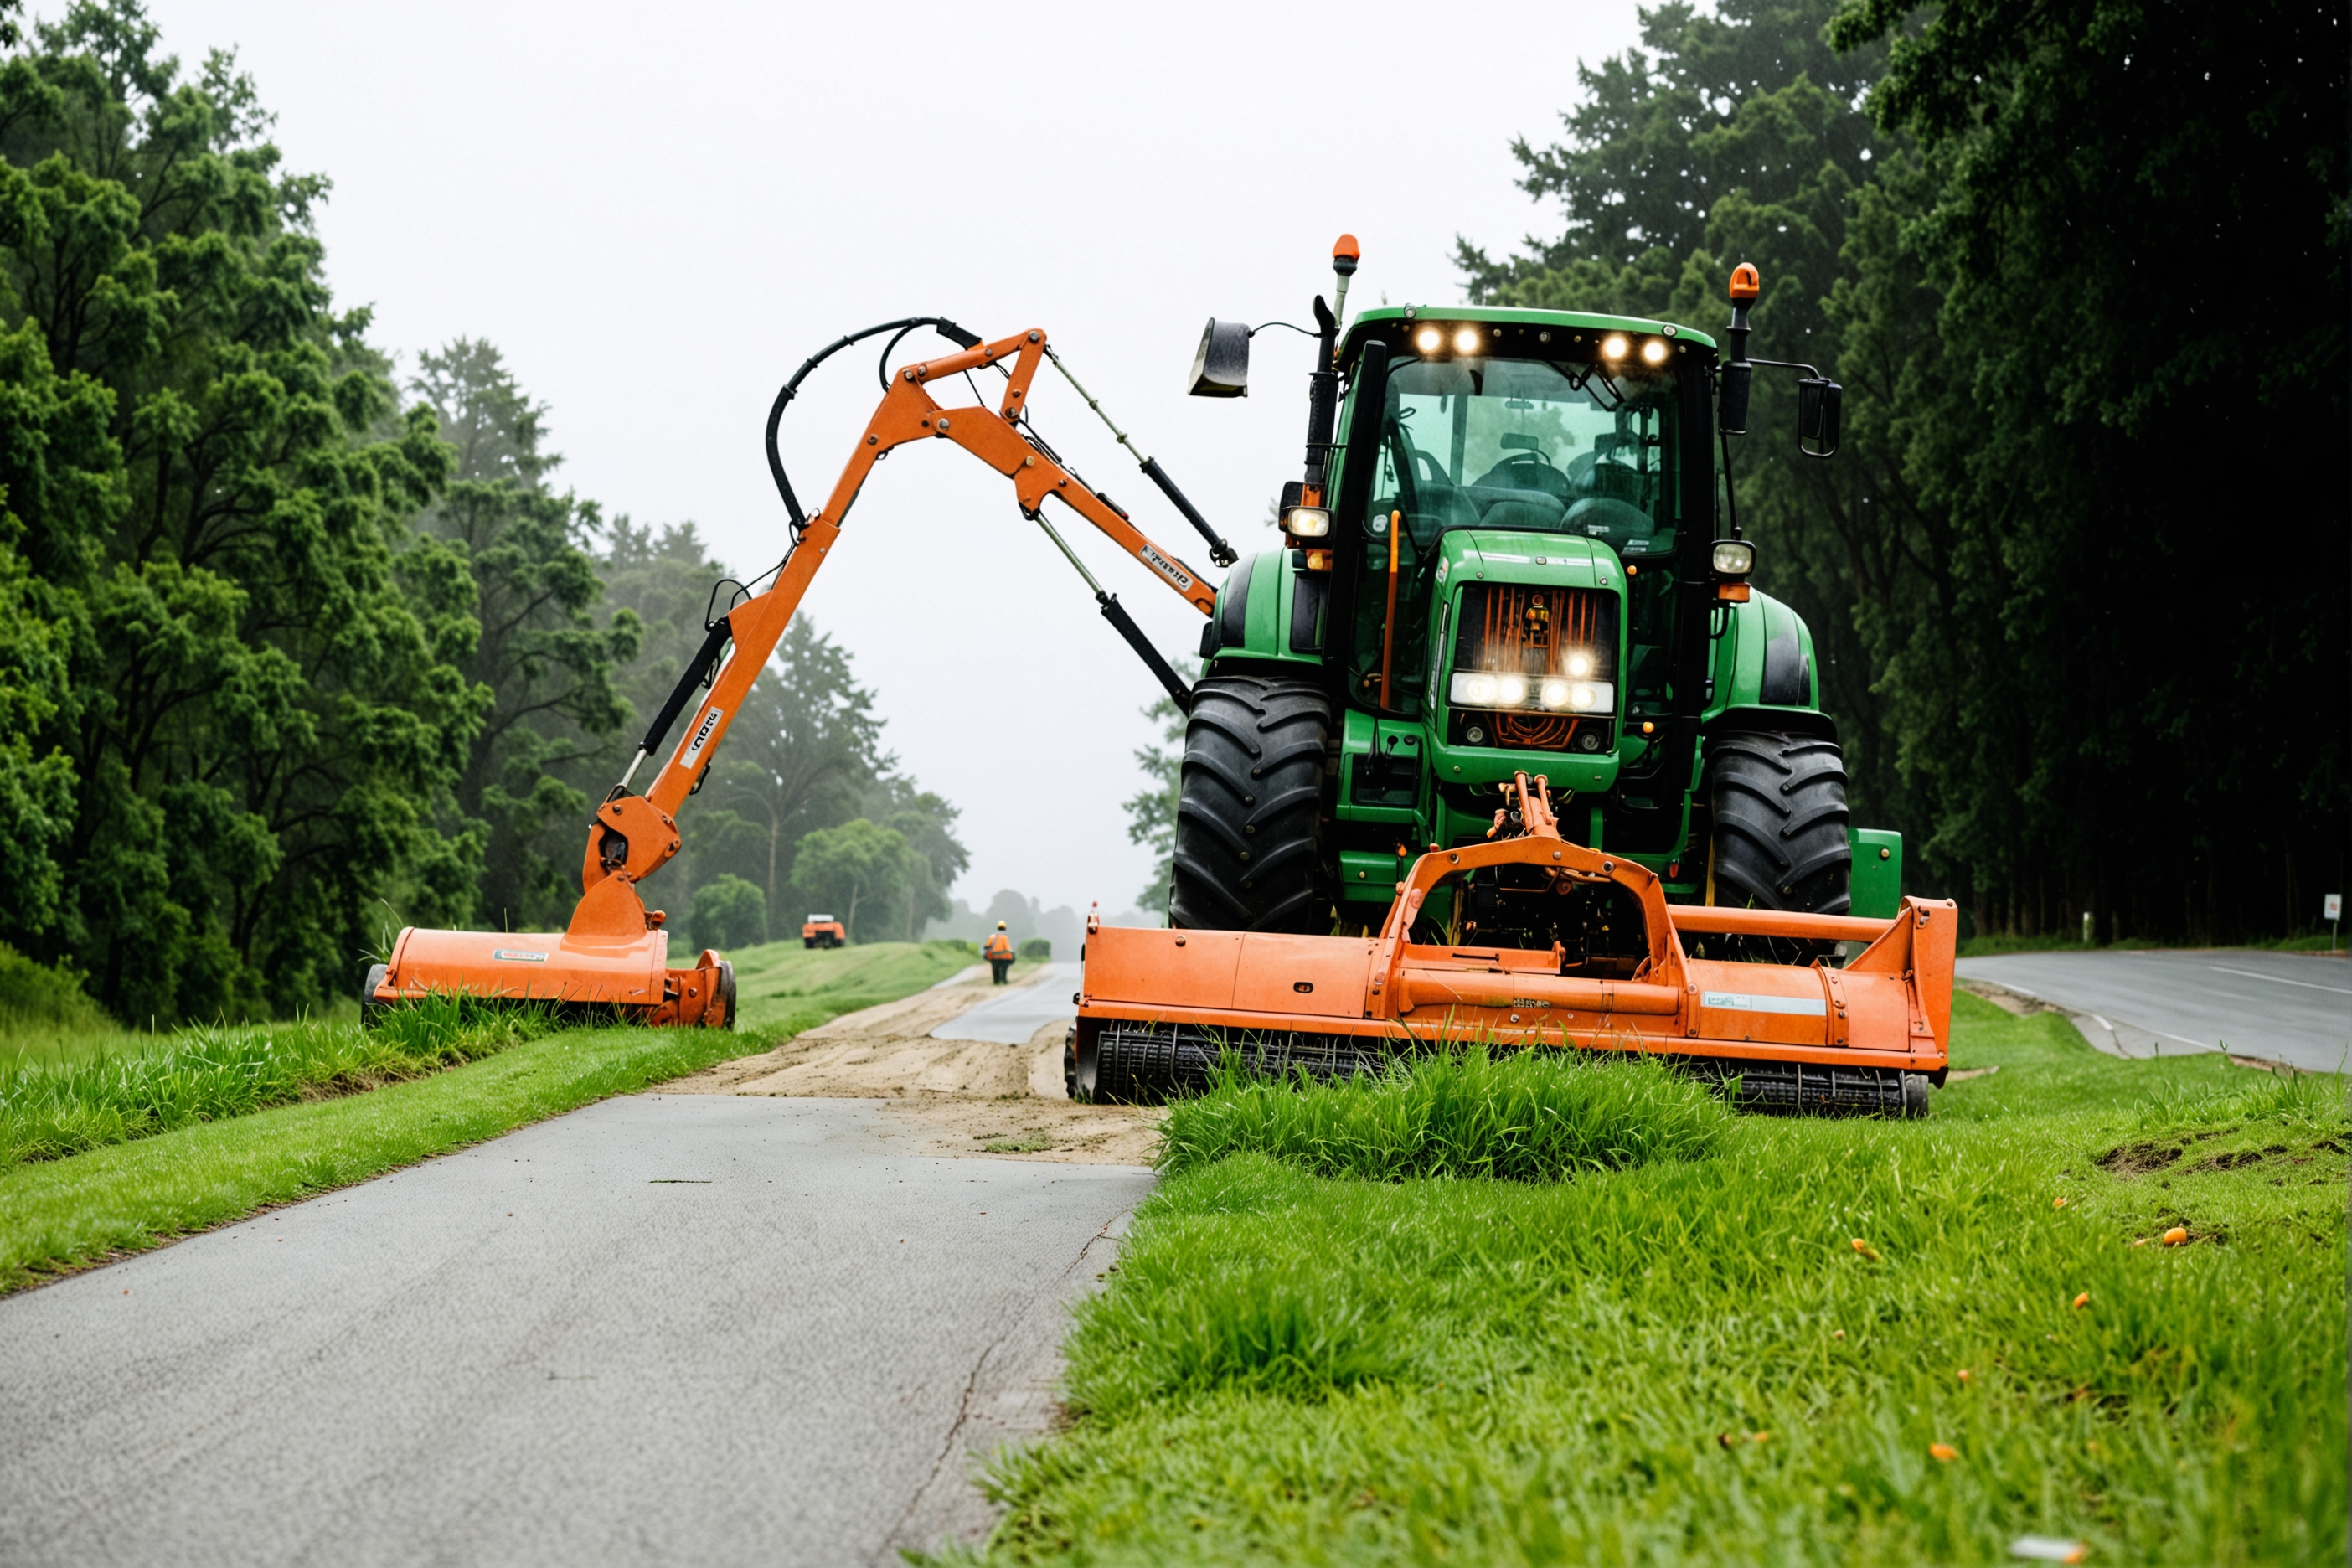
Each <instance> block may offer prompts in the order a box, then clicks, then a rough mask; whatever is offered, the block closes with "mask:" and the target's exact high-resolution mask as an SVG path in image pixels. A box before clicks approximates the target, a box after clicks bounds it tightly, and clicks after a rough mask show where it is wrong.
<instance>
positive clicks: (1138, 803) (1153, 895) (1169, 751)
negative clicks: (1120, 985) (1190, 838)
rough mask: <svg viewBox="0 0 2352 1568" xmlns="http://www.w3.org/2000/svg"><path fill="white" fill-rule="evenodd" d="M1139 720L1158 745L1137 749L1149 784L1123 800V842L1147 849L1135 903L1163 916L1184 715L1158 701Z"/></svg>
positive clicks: (1193, 672) (1185, 671)
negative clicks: (1154, 727) (1155, 729)
mask: <svg viewBox="0 0 2352 1568" xmlns="http://www.w3.org/2000/svg"><path fill="white" fill-rule="evenodd" d="M1179 671H1180V673H1181V674H1182V675H1183V676H1184V678H1185V679H1187V680H1190V679H1193V678H1194V677H1195V676H1197V675H1198V674H1199V673H1200V666H1199V665H1198V664H1197V663H1194V662H1193V661H1192V660H1189V659H1186V660H1181V661H1179ZM1143 716H1144V717H1145V718H1147V719H1150V720H1151V721H1154V722H1156V723H1157V724H1159V725H1160V744H1159V745H1156V746H1138V747H1137V748H1136V749H1135V765H1136V766H1138V767H1139V768H1141V769H1142V770H1143V776H1144V777H1145V778H1146V779H1148V780H1149V781H1150V783H1148V784H1146V785H1145V786H1144V787H1143V788H1142V789H1140V790H1138V791H1137V792H1136V793H1135V794H1133V795H1129V796H1128V797H1127V841H1128V842H1129V844H1141V845H1145V846H1148V847H1150V850H1151V864H1152V871H1151V880H1150V882H1148V883H1146V884H1145V885H1144V889H1143V891H1142V892H1141V893H1140V894H1139V895H1138V902H1139V904H1140V905H1141V906H1142V908H1144V909H1146V910H1159V911H1160V912H1162V913H1165V912H1166V910H1167V909H1168V887H1169V882H1170V879H1171V878H1173V877H1174V875H1175V867H1176V803H1177V797H1178V795H1179V793H1180V791H1179V785H1180V784H1181V779H1180V776H1179V775H1180V774H1181V772H1182V769H1183V765H1184V715H1183V714H1182V713H1181V712H1179V711H1177V708H1176V704H1175V703H1174V702H1173V701H1171V700H1169V699H1168V698H1165V697H1162V698H1160V700H1158V701H1156V702H1154V703H1152V704H1151V705H1150V707H1148V708H1146V709H1144V710H1143Z"/></svg>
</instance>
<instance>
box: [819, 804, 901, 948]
mask: <svg viewBox="0 0 2352 1568" xmlns="http://www.w3.org/2000/svg"><path fill="white" fill-rule="evenodd" d="M919 859H920V857H919V856H917V855H916V854H915V852H914V851H913V850H912V849H910V848H908V846H907V839H906V836H905V835H904V834H901V833H899V832H898V831H896V830H895V829H892V828H888V827H880V826H876V825H875V824H873V823H871V822H868V821H866V818H864V817H862V816H860V817H854V818H852V819H851V820H849V821H847V822H845V823H843V824H842V825H841V826H839V827H825V828H820V829H818V830H817V831H816V832H814V833H812V834H809V835H808V836H807V837H803V839H802V840H801V843H800V848H799V850H798V851H797V852H796V854H795V857H794V860H793V881H794V882H795V883H797V884H798V885H799V886H800V887H803V888H805V889H808V892H809V894H810V896H811V897H812V898H814V900H816V901H817V902H818V903H819V904H822V905H824V907H825V908H827V909H832V910H839V911H840V913H841V923H842V926H843V928H844V929H845V930H846V931H848V932H849V939H850V940H851V941H852V942H856V941H857V940H858V933H859V931H861V930H864V929H865V927H863V926H861V925H860V924H859V921H858V914H859V906H860V905H861V904H862V905H864V906H865V913H866V924H868V925H880V924H883V923H885V922H887V921H888V920H889V914H890V911H891V910H893V909H894V907H895V906H896V904H897V903H898V900H899V899H900V898H901V897H902V896H903V895H904V894H905V892H906V889H907V884H908V880H909V879H911V878H912V876H913V875H914V873H915V868H916V864H917V862H918V861H919Z"/></svg>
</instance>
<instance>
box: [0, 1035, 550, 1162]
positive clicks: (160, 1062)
mask: <svg viewBox="0 0 2352 1568" xmlns="http://www.w3.org/2000/svg"><path fill="white" fill-rule="evenodd" d="M552 1027H553V1024H552V1022H551V1018H550V1016H549V1015H548V1013H547V1012H546V1011H545V1010H543V1009H540V1010H522V1011H517V1010H509V1009H503V1008H493V1007H489V1006H487V1005H482V1004H478V1003H473V1002H470V1001H467V1000H466V999H463V998H459V997H456V996H434V997H427V998H426V999H425V1001H423V1002H421V1003H419V1004H418V1005H415V1006H413V1007H401V1008H396V1009H394V1010H393V1011H391V1012H388V1013H386V1014H384V1015H383V1018H382V1021H381V1022H380V1023H379V1025H378V1026H377V1027H375V1028H373V1029H362V1028H361V1027H360V1026H358V1025H357V1024H356V1023H352V1024H325V1023H296V1024H276V1025H239V1026H199V1027H195V1028H190V1029H183V1030H180V1031H177V1032H175V1033H173V1034H172V1035H168V1036H163V1037H154V1038H151V1039H149V1040H147V1041H146V1042H144V1043H143V1044H142V1047H141V1048H138V1049H134V1050H127V1051H107V1052H102V1053H100V1054H96V1055H91V1056H87V1057H81V1058H73V1059H68V1060H65V1061H59V1062H56V1063H52V1064H49V1065H46V1066H43V1065H35V1064H32V1063H30V1062H28V1061H25V1060H17V1061H13V1062H11V1061H0V1165H9V1164H15V1163H19V1162H22V1161H26V1160H55V1159H59V1158H62V1157H64V1156H66V1155H69V1154H79V1153H81V1152H84V1151H86V1150H89V1149H96V1148H100V1147H102V1146H104V1145H106V1144H109V1143H123V1142H130V1141H131V1140H132V1139H135V1138H148V1137H152V1136H154V1135H155V1134H157V1133H159V1132H169V1131H173V1130H174V1129H176V1128H181V1127H190V1126H194V1125H197V1124H199V1123H202V1122H207V1121H226V1120H228V1119H230V1118H232V1117H236V1116H245V1115H249V1114H251V1113H252V1112H254V1111H257V1110H266V1109H268V1107H270V1106H273V1105H284V1104H288V1103H289V1102H291V1101H294V1100H302V1099H306V1098H310V1099H319V1098H326V1097H329V1096H332V1095H338V1094H350V1093H356V1092H360V1091H362V1090H366V1089H375V1088H378V1087H380V1086H382V1085H383V1084H386V1083H394V1082H398V1081H399V1080H401V1079H412V1078H421V1077H423V1076H425V1074H427V1073H433V1072H437V1071H439V1070H441V1069H442V1068H449V1067H455V1066H457V1065H459V1064H461V1063H464V1062H469V1061H477V1060H479V1059H480V1058H484V1057H487V1056H490V1055H492V1054H494V1053H495V1052H498V1051H500V1050H504V1049H506V1048H507V1047H510V1046H514V1045H518V1044H520V1043H521V1042H522V1041H524V1040H527V1039H534V1038H536V1037H539V1036H541V1035H543V1034H546V1033H548V1032H549V1030H550V1029H551V1028H552Z"/></svg>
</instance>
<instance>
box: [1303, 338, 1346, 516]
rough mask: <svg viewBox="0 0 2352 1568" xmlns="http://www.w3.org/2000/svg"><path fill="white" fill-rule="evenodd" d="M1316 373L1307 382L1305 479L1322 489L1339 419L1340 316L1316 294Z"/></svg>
mask: <svg viewBox="0 0 2352 1568" xmlns="http://www.w3.org/2000/svg"><path fill="white" fill-rule="evenodd" d="M1315 326H1316V329H1317V330H1316V334H1315V373H1314V374H1313V375H1311V376H1309V377H1308V378H1307V483H1308V484H1310V485H1313V486H1315V487H1316V488H1317V489H1322V488H1323V487H1324V485H1325V484H1326V483H1327V482H1328V479H1330V474H1331V432H1332V430H1333V429H1334V428H1335V427H1336V426H1338V424H1339V363H1338V360H1339V317H1337V316H1335V315H1333V314H1332V313H1331V307H1330V306H1328V305H1327V304H1325V303H1324V302H1323V296H1322V295H1320V294H1318V295H1316V296H1315Z"/></svg>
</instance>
